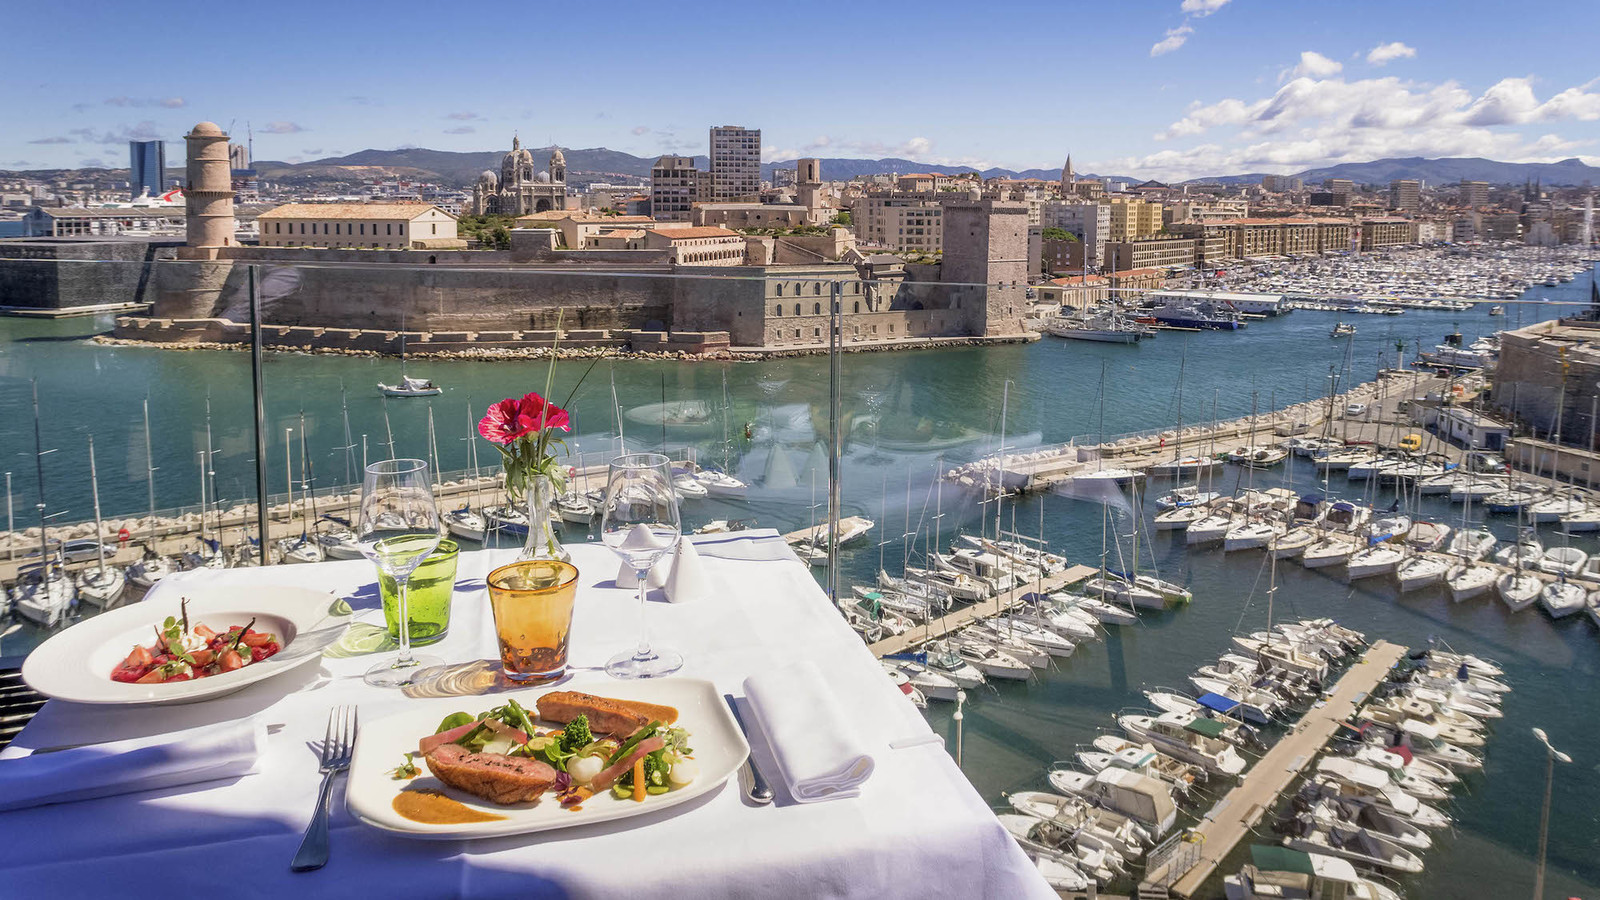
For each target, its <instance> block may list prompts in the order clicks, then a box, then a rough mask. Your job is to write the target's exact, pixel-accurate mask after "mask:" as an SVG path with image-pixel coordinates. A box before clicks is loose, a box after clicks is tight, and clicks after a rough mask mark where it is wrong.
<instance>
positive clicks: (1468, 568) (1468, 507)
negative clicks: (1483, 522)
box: [1444, 496, 1495, 603]
mask: <svg viewBox="0 0 1600 900" xmlns="http://www.w3.org/2000/svg"><path fill="white" fill-rule="evenodd" d="M1471 520H1472V498H1471V497H1470V496H1468V497H1466V498H1465V502H1464V503H1463V504H1462V507H1461V527H1460V528H1458V529H1456V533H1455V535H1454V536H1453V537H1451V538H1450V551H1451V552H1452V553H1454V554H1455V555H1456V557H1457V559H1458V562H1457V563H1456V564H1455V565H1453V566H1451V567H1450V570H1449V571H1447V572H1445V575H1444V583H1445V586H1446V587H1448V588H1449V589H1450V599H1452V600H1454V601H1455V602H1457V603H1460V602H1461V601H1462V600H1467V599H1470V598H1472V597H1476V596H1478V595H1479V594H1482V593H1483V592H1484V591H1487V590H1488V589H1489V588H1491V587H1493V586H1494V581H1495V570H1494V567H1492V566H1487V565H1484V564H1482V563H1480V562H1478V560H1480V559H1483V557H1484V556H1485V555H1487V554H1488V553H1489V551H1491V550H1493V549H1494V545H1495V537H1494V535H1493V534H1490V533H1489V532H1488V530H1486V529H1472V528H1468V527H1467V525H1468V523H1470V522H1471Z"/></svg>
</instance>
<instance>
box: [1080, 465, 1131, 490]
mask: <svg viewBox="0 0 1600 900" xmlns="http://www.w3.org/2000/svg"><path fill="white" fill-rule="evenodd" d="M1141 477H1142V473H1140V472H1135V471H1134V470H1132V469H1124V468H1121V467H1118V466H1102V467H1101V468H1098V469H1096V470H1094V471H1093V472H1079V473H1077V474H1075V475H1073V476H1072V481H1073V483H1074V484H1077V485H1084V486H1090V487H1092V486H1093V485H1097V484H1114V485H1118V486H1119V487H1120V486H1123V485H1129V484H1132V483H1133V482H1135V481H1137V480H1139V478H1141Z"/></svg>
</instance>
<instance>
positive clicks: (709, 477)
mask: <svg viewBox="0 0 1600 900" xmlns="http://www.w3.org/2000/svg"><path fill="white" fill-rule="evenodd" d="M694 477H695V480H696V481H698V482H700V485H701V486H702V487H704V488H705V489H706V494H707V495H709V496H712V497H722V498H727V499H733V500H742V499H744V497H745V495H746V494H747V493H749V491H750V486H749V485H747V484H745V483H744V482H743V481H740V480H739V479H737V478H735V477H733V476H732V475H729V474H728V473H727V472H723V471H721V470H719V469H701V470H700V471H698V472H696V473H694Z"/></svg>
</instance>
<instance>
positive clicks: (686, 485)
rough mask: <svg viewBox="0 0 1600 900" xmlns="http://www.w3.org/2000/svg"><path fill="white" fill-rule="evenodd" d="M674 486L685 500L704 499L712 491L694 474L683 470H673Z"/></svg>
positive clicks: (679, 495)
mask: <svg viewBox="0 0 1600 900" xmlns="http://www.w3.org/2000/svg"><path fill="white" fill-rule="evenodd" d="M672 487H673V489H674V490H676V491H677V492H678V497H679V498H680V499H683V500H703V499H705V498H706V497H707V496H709V495H710V493H711V492H710V491H708V490H706V486H705V485H703V484H701V483H700V481H699V480H698V479H696V478H695V477H694V476H693V475H691V474H689V473H688V472H683V471H675V472H673V474H672Z"/></svg>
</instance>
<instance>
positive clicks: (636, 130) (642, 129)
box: [395, 125, 650, 628]
mask: <svg viewBox="0 0 1600 900" xmlns="http://www.w3.org/2000/svg"><path fill="white" fill-rule="evenodd" d="M649 133H650V126H648V125H635V126H633V134H634V136H635V137H637V136H639V135H641V134H649ZM395 621H399V620H398V619H396V620H395ZM395 627H396V628H399V627H400V626H398V625H396V626H395Z"/></svg>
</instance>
